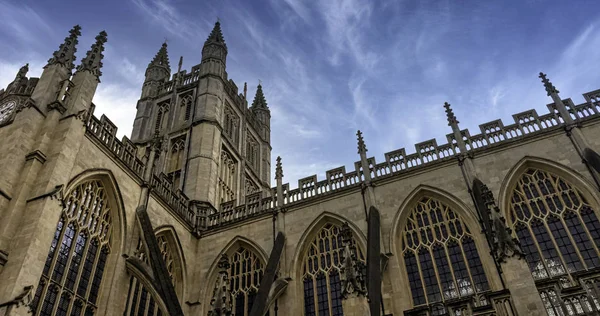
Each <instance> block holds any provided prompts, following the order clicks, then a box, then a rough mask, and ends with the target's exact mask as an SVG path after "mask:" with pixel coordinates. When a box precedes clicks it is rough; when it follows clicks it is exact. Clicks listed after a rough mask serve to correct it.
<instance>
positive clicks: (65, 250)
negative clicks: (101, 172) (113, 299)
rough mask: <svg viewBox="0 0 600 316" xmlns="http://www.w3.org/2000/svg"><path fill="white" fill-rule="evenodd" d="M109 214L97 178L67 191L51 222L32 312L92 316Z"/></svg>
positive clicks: (108, 235) (107, 240) (109, 227)
mask: <svg viewBox="0 0 600 316" xmlns="http://www.w3.org/2000/svg"><path fill="white" fill-rule="evenodd" d="M111 216H112V214H111V208H110V205H109V202H108V197H107V193H106V190H105V188H104V186H103V185H102V182H101V181H99V180H89V181H86V182H83V183H81V184H79V185H78V186H77V187H75V188H74V189H73V190H71V191H70V192H69V193H68V194H67V195H66V198H65V207H64V208H63V210H62V213H61V217H60V219H59V221H58V224H57V226H56V230H55V233H54V238H53V239H52V243H51V245H50V250H49V251H48V256H47V258H46V263H45V264H44V269H43V271H42V277H41V278H40V282H39V284H38V287H37V290H36V294H35V296H34V299H33V301H32V304H31V306H32V310H33V315H48V316H49V315H81V314H82V313H85V315H94V314H95V312H96V310H97V301H98V297H99V295H100V289H101V285H102V277H103V275H104V268H105V266H106V261H107V259H108V254H109V253H110V251H111V232H112V217H111Z"/></svg>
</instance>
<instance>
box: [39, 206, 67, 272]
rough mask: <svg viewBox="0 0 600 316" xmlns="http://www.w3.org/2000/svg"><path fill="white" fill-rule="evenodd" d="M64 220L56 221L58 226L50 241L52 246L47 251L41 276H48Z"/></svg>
mask: <svg viewBox="0 0 600 316" xmlns="http://www.w3.org/2000/svg"><path fill="white" fill-rule="evenodd" d="M63 227H64V220H63V219H62V218H61V219H60V220H59V221H58V225H56V232H54V238H53V239H52V244H50V250H49V251H48V257H47V258H46V264H44V271H43V272H42V274H43V275H45V276H49V275H50V266H51V265H52V259H54V253H55V252H56V246H57V245H58V240H59V238H60V234H61V233H62V231H63Z"/></svg>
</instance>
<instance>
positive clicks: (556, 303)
mask: <svg viewBox="0 0 600 316" xmlns="http://www.w3.org/2000/svg"><path fill="white" fill-rule="evenodd" d="M528 169H535V170H540V171H542V172H547V173H550V174H553V175H554V176H556V177H558V178H561V179H563V180H564V181H565V182H566V183H568V184H569V185H570V186H571V187H572V188H574V189H575V190H577V191H579V193H578V194H579V195H580V196H581V197H582V198H583V199H585V201H586V202H587V204H588V205H589V206H590V208H591V210H592V212H591V214H593V215H595V217H596V219H598V220H600V215H599V213H600V199H599V197H598V194H597V191H596V189H595V187H594V185H593V184H592V183H591V181H590V179H587V178H586V177H584V176H582V175H581V174H580V173H579V172H577V171H575V170H572V169H571V168H569V167H566V166H564V165H561V164H559V163H557V162H554V161H551V160H548V159H544V158H539V157H531V156H527V157H524V158H523V159H521V160H520V161H519V162H518V163H517V164H516V165H515V166H513V167H512V168H511V169H510V170H509V172H508V173H507V175H506V176H505V178H504V181H503V183H502V186H501V189H500V194H499V198H500V201H499V202H500V203H499V205H501V206H502V210H503V212H504V213H503V214H504V216H505V218H506V221H507V224H508V226H509V227H511V228H518V227H517V225H518V223H514V222H513V221H514V217H513V216H512V214H513V212H514V210H513V208H512V201H513V192H514V190H515V188H517V184H518V183H519V182H520V180H521V178H522V177H523V175H524V173H526V172H527V170H528ZM538 187H539V186H538ZM543 200H544V199H540V201H543ZM561 216H562V215H561ZM561 221H562V222H564V220H561ZM546 222H547V221H541V223H542V224H543V227H544V228H545V230H546V234H547V235H548V236H549V237H553V238H554V239H552V238H550V239H549V240H550V241H551V242H552V245H553V249H554V251H555V252H558V253H560V252H561V251H560V250H559V249H560V246H558V245H557V244H556V239H555V236H554V235H555V233H554V232H552V231H550V230H548V227H549V226H547V223H546ZM563 225H564V224H563ZM583 226H588V223H584V224H583ZM563 227H564V226H563ZM566 230H570V228H569V227H566ZM587 232H589V229H588V230H587ZM518 233H519V231H515V236H517V237H519V236H518ZM557 235H558V234H557ZM530 236H531V234H530ZM571 236H572V234H571ZM588 236H589V235H588ZM521 237H523V235H522V236H521ZM528 240H531V241H534V239H532V238H529V239H524V240H522V241H521V247H522V248H523V251H524V252H525V254H526V260H527V261H528V266H529V267H530V269H531V267H532V265H531V260H532V258H531V257H528V255H529V256H531V254H532V253H535V252H533V251H532V249H536V250H537V255H538V256H539V254H542V253H543V252H541V248H539V242H538V243H537V244H536V243H534V244H533V246H534V247H535V248H530V249H528V247H530V246H531V245H529V244H530V243H529V242H528ZM571 242H572V239H571ZM590 242H591V243H592V244H595V245H596V246H597V248H596V249H598V248H600V245H598V243H597V242H594V240H590ZM580 245H581V243H578V244H577V249H579V246H580ZM557 250H559V251H557ZM559 259H560V260H561V263H562V264H563V270H564V272H565V273H563V274H560V273H559V274H556V275H555V276H546V273H541V274H538V275H537V278H536V275H534V272H535V271H536V269H533V271H532V277H534V279H537V280H539V281H538V282H536V285H537V286H538V291H539V292H540V296H541V298H542V301H543V303H544V304H545V306H546V308H547V311H548V313H549V314H550V315H553V314H554V315H560V313H561V311H562V312H563V313H567V314H568V313H570V311H575V310H580V309H581V311H585V312H591V313H599V312H600V275H599V274H598V273H593V274H591V273H589V272H586V273H584V275H585V276H584V277H579V276H578V275H579V273H576V275H574V274H573V273H572V272H569V271H568V269H564V263H565V261H564V260H563V259H564V257H563V256H562V255H561V256H560V257H559ZM533 267H534V268H535V267H536V266H535V265H534V266H533ZM544 267H546V265H545V266H544ZM546 271H547V270H546ZM542 280H543V281H542ZM540 282H541V283H540ZM543 284H545V285H543ZM578 287H581V291H583V292H584V293H587V295H583V296H582V297H571V296H570V295H569V291H567V292H565V293H564V294H561V290H562V289H564V288H570V291H571V292H573V289H576V288H578ZM573 293H576V292H573Z"/></svg>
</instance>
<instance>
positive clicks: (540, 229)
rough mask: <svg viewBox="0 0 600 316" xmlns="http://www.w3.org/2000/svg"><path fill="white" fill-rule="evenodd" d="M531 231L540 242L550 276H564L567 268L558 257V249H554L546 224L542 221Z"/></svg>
mask: <svg viewBox="0 0 600 316" xmlns="http://www.w3.org/2000/svg"><path fill="white" fill-rule="evenodd" d="M531 229H532V231H533V234H534V235H535V238H536V239H537V241H538V245H539V246H540V249H541V250H542V253H543V255H544V262H545V263H546V267H547V268H548V270H549V272H550V276H556V275H561V274H564V273H565V268H564V267H563V265H562V262H561V261H560V258H559V257H558V253H557V251H556V248H555V247H554V244H553V243H552V240H551V239H550V235H549V234H548V231H547V230H546V227H545V226H544V224H543V223H542V222H540V221H536V222H534V223H533V224H532V225H531Z"/></svg>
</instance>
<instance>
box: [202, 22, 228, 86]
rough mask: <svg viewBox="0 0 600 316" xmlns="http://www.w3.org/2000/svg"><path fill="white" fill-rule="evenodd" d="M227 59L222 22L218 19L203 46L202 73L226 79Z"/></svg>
mask: <svg viewBox="0 0 600 316" xmlns="http://www.w3.org/2000/svg"><path fill="white" fill-rule="evenodd" d="M226 60H227V45H226V44H225V39H224V38H223V32H222V31H221V23H219V21H217V23H215V26H214V28H213V30H212V31H211V32H210V35H209V36H208V38H207V39H206V42H204V47H202V68H201V73H202V75H206V74H211V75H215V76H219V77H221V78H223V79H225V78H226V74H225V64H226Z"/></svg>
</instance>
